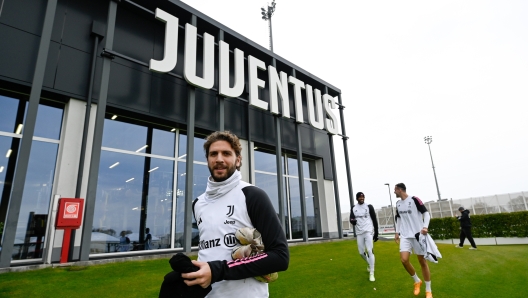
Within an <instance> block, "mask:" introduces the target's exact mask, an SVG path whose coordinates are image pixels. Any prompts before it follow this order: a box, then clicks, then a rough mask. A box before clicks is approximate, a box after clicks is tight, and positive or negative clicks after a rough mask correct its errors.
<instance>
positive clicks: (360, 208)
mask: <svg viewBox="0 0 528 298" xmlns="http://www.w3.org/2000/svg"><path fill="white" fill-rule="evenodd" d="M356 200H357V201H358V204H357V205H355V206H354V207H353V208H352V210H351V211H350V223H351V224H353V225H354V226H355V228H356V235H357V237H356V238H357V245H358V250H359V255H360V256H361V257H362V258H363V259H364V260H365V262H367V264H368V267H367V270H368V271H369V273H370V275H369V280H370V281H375V280H376V278H374V263H375V258H374V243H373V242H376V241H378V220H377V219H376V211H374V207H372V205H370V204H369V205H367V204H365V194H364V193H362V192H358V193H357V194H356Z"/></svg>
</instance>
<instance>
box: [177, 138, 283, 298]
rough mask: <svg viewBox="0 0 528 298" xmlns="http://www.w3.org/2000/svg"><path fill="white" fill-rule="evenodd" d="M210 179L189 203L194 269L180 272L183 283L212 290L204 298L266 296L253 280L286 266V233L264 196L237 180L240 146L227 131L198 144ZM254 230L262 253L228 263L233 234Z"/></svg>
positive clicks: (265, 288)
mask: <svg viewBox="0 0 528 298" xmlns="http://www.w3.org/2000/svg"><path fill="white" fill-rule="evenodd" d="M204 149H205V155H206V157H207V165H208V167H209V171H210V173H211V176H210V177H209V179H208V180H207V189H206V191H205V193H203V194H202V195H200V196H199V197H198V198H197V199H195V200H194V201H193V205H192V209H193V214H194V217H195V219H196V223H197V225H198V229H199V231H200V244H199V249H200V250H199V252H198V261H192V262H193V264H194V265H195V266H197V267H199V268H200V270H198V271H196V272H191V273H183V274H182V277H183V278H184V279H185V280H184V282H185V283H186V284H187V285H189V286H192V285H200V286H201V287H203V288H207V287H208V286H209V285H211V287H212V290H211V292H209V294H208V295H207V296H206V297H207V298H217V297H219V298H223V297H230V298H234V297H251V298H263V297H269V291H268V284H267V283H263V282H260V281H257V280H256V279H255V278H253V277H255V276H262V275H266V274H270V273H273V272H278V271H284V270H286V269H287V268H288V264H289V259H290V255H289V250H288V242H287V241H286V235H285V234H284V232H283V230H282V227H281V225H280V222H279V218H278V216H277V213H276V212H275V209H274V208H273V205H272V204H271V201H270V199H269V197H268V195H267V194H266V193H265V192H264V191H263V190H262V189H260V188H258V187H256V186H253V185H251V184H249V183H246V182H244V181H242V180H241V174H240V171H239V169H240V167H241V164H242V155H241V151H242V146H241V145H240V141H239V139H238V137H237V136H236V135H234V134H232V133H230V132H228V131H223V132H214V133H212V134H211V135H209V136H208V137H207V140H206V142H205V144H204ZM244 227H250V228H256V229H257V230H258V231H259V232H260V234H261V235H262V242H263V244H264V253H262V254H259V255H256V256H252V257H247V258H244V259H240V260H232V257H231V252H232V250H233V248H234V247H236V246H237V245H238V244H237V240H236V238H235V232H236V231H237V230H239V229H240V228H244Z"/></svg>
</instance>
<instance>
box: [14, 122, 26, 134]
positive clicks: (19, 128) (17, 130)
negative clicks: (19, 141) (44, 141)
mask: <svg viewBox="0 0 528 298" xmlns="http://www.w3.org/2000/svg"><path fill="white" fill-rule="evenodd" d="M23 127H24V125H23V124H19V125H18V126H17V129H16V131H15V134H17V135H19V134H20V133H21V132H22V128H23Z"/></svg>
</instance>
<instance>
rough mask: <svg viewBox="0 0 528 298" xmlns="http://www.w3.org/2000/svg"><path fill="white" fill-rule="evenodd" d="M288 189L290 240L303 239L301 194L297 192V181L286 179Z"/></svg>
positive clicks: (290, 178) (295, 179)
mask: <svg viewBox="0 0 528 298" xmlns="http://www.w3.org/2000/svg"><path fill="white" fill-rule="evenodd" d="M288 187H289V194H290V216H291V233H292V239H300V238H302V237H303V234H302V231H303V227H302V214H301V194H300V191H299V179H298V178H292V177H289V178H288Z"/></svg>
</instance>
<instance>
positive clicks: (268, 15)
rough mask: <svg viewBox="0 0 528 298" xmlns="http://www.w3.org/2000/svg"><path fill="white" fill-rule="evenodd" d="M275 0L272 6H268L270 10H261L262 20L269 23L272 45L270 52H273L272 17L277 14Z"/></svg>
mask: <svg viewBox="0 0 528 298" xmlns="http://www.w3.org/2000/svg"><path fill="white" fill-rule="evenodd" d="M275 5H276V3H275V0H273V2H272V3H271V6H270V5H268V9H267V10H266V9H264V8H261V13H262V19H263V20H264V21H268V23H269V43H270V51H272V52H273V33H272V32H273V30H272V27H271V17H272V16H273V13H274V12H275Z"/></svg>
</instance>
